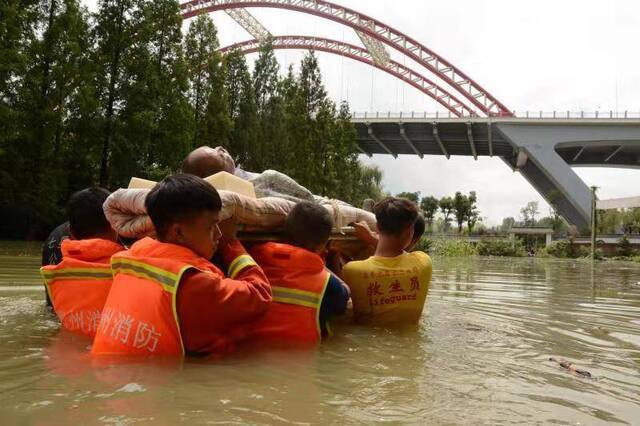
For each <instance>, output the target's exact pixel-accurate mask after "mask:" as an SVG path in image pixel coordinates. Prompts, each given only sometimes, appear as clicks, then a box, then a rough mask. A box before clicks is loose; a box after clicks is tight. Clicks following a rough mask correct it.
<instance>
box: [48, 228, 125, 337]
mask: <svg viewBox="0 0 640 426" xmlns="http://www.w3.org/2000/svg"><path fill="white" fill-rule="evenodd" d="M60 248H61V250H62V261H61V262H60V263H59V264H57V265H49V266H44V267H42V268H41V269H40V273H41V274H42V277H43V279H44V282H45V286H46V288H47V292H48V293H49V298H50V299H51V302H52V304H53V308H54V310H55V312H56V315H57V316H58V318H59V319H60V322H61V323H62V326H63V327H64V328H66V329H67V330H70V331H74V332H79V333H82V334H86V335H88V336H94V335H95V334H96V330H97V328H98V324H99V322H100V314H101V312H102V308H103V306H104V303H105V302H106V300H107V296H108V294H109V290H110V289H111V282H112V278H113V277H112V274H111V265H110V259H111V256H112V255H114V254H115V253H118V252H120V251H122V250H124V247H122V246H121V245H120V244H118V243H115V242H113V241H108V240H102V239H89V240H64V241H63V242H62V245H61V247H60Z"/></svg>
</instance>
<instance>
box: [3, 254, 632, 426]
mask: <svg viewBox="0 0 640 426" xmlns="http://www.w3.org/2000/svg"><path fill="white" fill-rule="evenodd" d="M434 265H435V271H434V279H433V283H432V287H431V291H430V294H429V297H428V302H427V307H426V310H425V314H424V316H423V318H422V321H421V323H420V325H419V327H418V328H417V329H404V330H387V329H381V328H379V329H373V328H366V327H359V326H354V325H350V324H342V325H336V326H334V332H335V333H336V335H335V336H334V338H333V339H332V340H330V341H328V342H326V343H324V344H322V346H321V347H320V348H319V349H318V350H317V352H313V353H310V352H303V353H300V352H298V353H296V352H269V353H262V354H255V353H254V354H238V356H235V357H231V358H225V359H218V360H213V359H188V360H185V361H183V362H180V361H178V360H174V361H166V360H165V361H153V362H139V361H138V362H135V361H131V362H129V363H124V364H123V363H121V364H96V363H95V362H92V361H91V359H90V358H89V357H88V356H87V355H86V348H87V346H88V343H87V341H85V340H83V339H82V338H76V337H74V336H70V335H68V334H66V333H61V332H60V330H59V327H58V325H57V322H56V320H55V318H54V317H52V315H51V314H49V313H48V312H47V311H46V310H45V308H44V307H43V297H44V296H43V292H42V291H41V288H40V287H34V286H36V285H38V282H39V279H38V275H37V272H36V270H37V266H38V259H37V258H36V257H24V256H22V257H15V256H4V257H0V286H1V290H0V422H1V423H2V424H7V425H8V424H128V423H153V424H161V425H162V424H175V423H190V424H191V423H193V424H214V423H252V424H282V423H303V424H305V423H326V424H331V423H339V424H359V423H370V422H377V421H388V422H393V423H410V424H416V423H420V424H425V423H426V424H501V423H502V424H505V423H507V424H510V423H526V424H536V423H557V424H605V423H606V424H612V423H620V424H640V284H639V282H640V265H637V264H635V265H634V264H627V263H614V262H608V263H598V264H596V265H595V268H592V266H591V264H590V263H588V262H583V261H564V260H542V259H488V258H473V259H435V262H434ZM551 357H554V358H557V359H566V360H567V361H569V362H571V363H573V364H574V365H575V367H576V368H578V369H581V370H586V371H588V372H590V373H591V375H592V378H585V377H582V376H580V375H579V374H576V373H574V372H571V371H568V370H566V369H564V368H562V367H561V366H560V365H559V364H557V363H555V362H552V361H549V358H551Z"/></svg>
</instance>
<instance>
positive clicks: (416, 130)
mask: <svg viewBox="0 0 640 426" xmlns="http://www.w3.org/2000/svg"><path fill="white" fill-rule="evenodd" d="M352 122H353V123H354V124H355V126H356V130H357V135H358V136H357V141H358V145H359V147H360V149H361V150H362V151H363V153H365V154H367V155H372V154H391V155H395V156H397V155H447V156H450V155H465V156H490V155H494V156H498V157H503V158H505V159H507V160H508V161H509V162H510V163H512V165H514V166H515V164H516V157H517V154H518V150H517V149H516V148H515V147H514V146H513V144H512V143H511V142H510V141H509V140H508V139H507V138H506V137H505V136H504V135H503V134H502V132H501V131H500V130H499V128H498V127H499V125H500V124H509V125H515V126H521V125H527V126H529V125H534V126H540V128H541V129H543V128H546V129H549V128H550V127H553V128H562V127H565V128H566V127H573V126H580V127H586V128H589V127H592V128H594V129H595V128H598V129H599V130H602V129H603V128H605V129H606V128H607V127H612V128H613V127H615V128H620V127H628V128H633V129H640V119H637V118H634V119H615V118H614V119H606V118H599V119H560V118H559V119H548V118H543V119H538V118H530V119H523V118H469V117H467V118H401V117H388V118H387V117H382V118H373V117H372V118H354V119H352ZM434 129H435V130H436V132H434ZM469 130H470V132H471V133H470V135H469ZM438 139H440V140H439V141H438ZM541 142H545V141H543V140H541ZM555 150H556V152H557V153H558V155H559V156H560V157H561V158H562V159H563V160H564V161H565V162H566V163H567V164H569V165H572V166H601V167H640V133H639V138H638V139H636V140H634V139H628V138H627V139H624V140H621V139H618V138H615V137H611V138H603V139H602V140H589V141H580V140H576V141H565V142H562V143H560V144H558V145H557V146H556V147H555Z"/></svg>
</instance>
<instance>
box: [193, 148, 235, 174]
mask: <svg viewBox="0 0 640 426" xmlns="http://www.w3.org/2000/svg"><path fill="white" fill-rule="evenodd" d="M235 170H236V164H235V162H234V161H233V158H232V157H231V155H229V153H228V152H227V150H226V149H224V148H223V147H221V146H218V147H215V148H211V147H208V146H201V147H200V148H196V149H195V150H193V151H191V153H189V155H187V158H185V159H184V161H183V162H182V172H183V173H187V174H190V175H195V176H198V177H201V178H206V177H209V176H211V175H215V174H216V173H219V172H227V173H231V174H233V173H234V172H235Z"/></svg>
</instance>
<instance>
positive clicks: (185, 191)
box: [144, 174, 222, 238]
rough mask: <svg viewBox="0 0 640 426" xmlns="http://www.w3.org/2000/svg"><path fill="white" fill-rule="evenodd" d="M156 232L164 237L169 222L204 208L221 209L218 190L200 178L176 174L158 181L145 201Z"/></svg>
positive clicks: (182, 218)
mask: <svg viewBox="0 0 640 426" xmlns="http://www.w3.org/2000/svg"><path fill="white" fill-rule="evenodd" d="M144 205H145V207H146V209H147V214H149V217H150V218H151V222H153V226H154V227H155V229H156V234H157V235H158V236H159V237H161V238H162V237H163V236H164V235H165V234H166V232H167V229H168V228H169V226H171V224H173V223H176V222H179V221H182V220H184V219H186V218H188V217H189V216H192V215H194V214H198V213H200V212H203V211H213V212H217V211H220V209H221V208H222V200H221V199H220V195H219V194H218V191H216V189H215V188H214V187H213V186H211V185H210V184H208V183H207V182H206V181H204V180H203V179H201V178H199V177H197V176H193V175H187V174H177V175H173V176H169V177H167V178H165V179H164V180H163V181H161V182H159V183H158V184H157V185H156V186H155V187H154V188H153V189H152V190H151V192H149V195H147V199H146V200H145V202H144Z"/></svg>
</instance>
